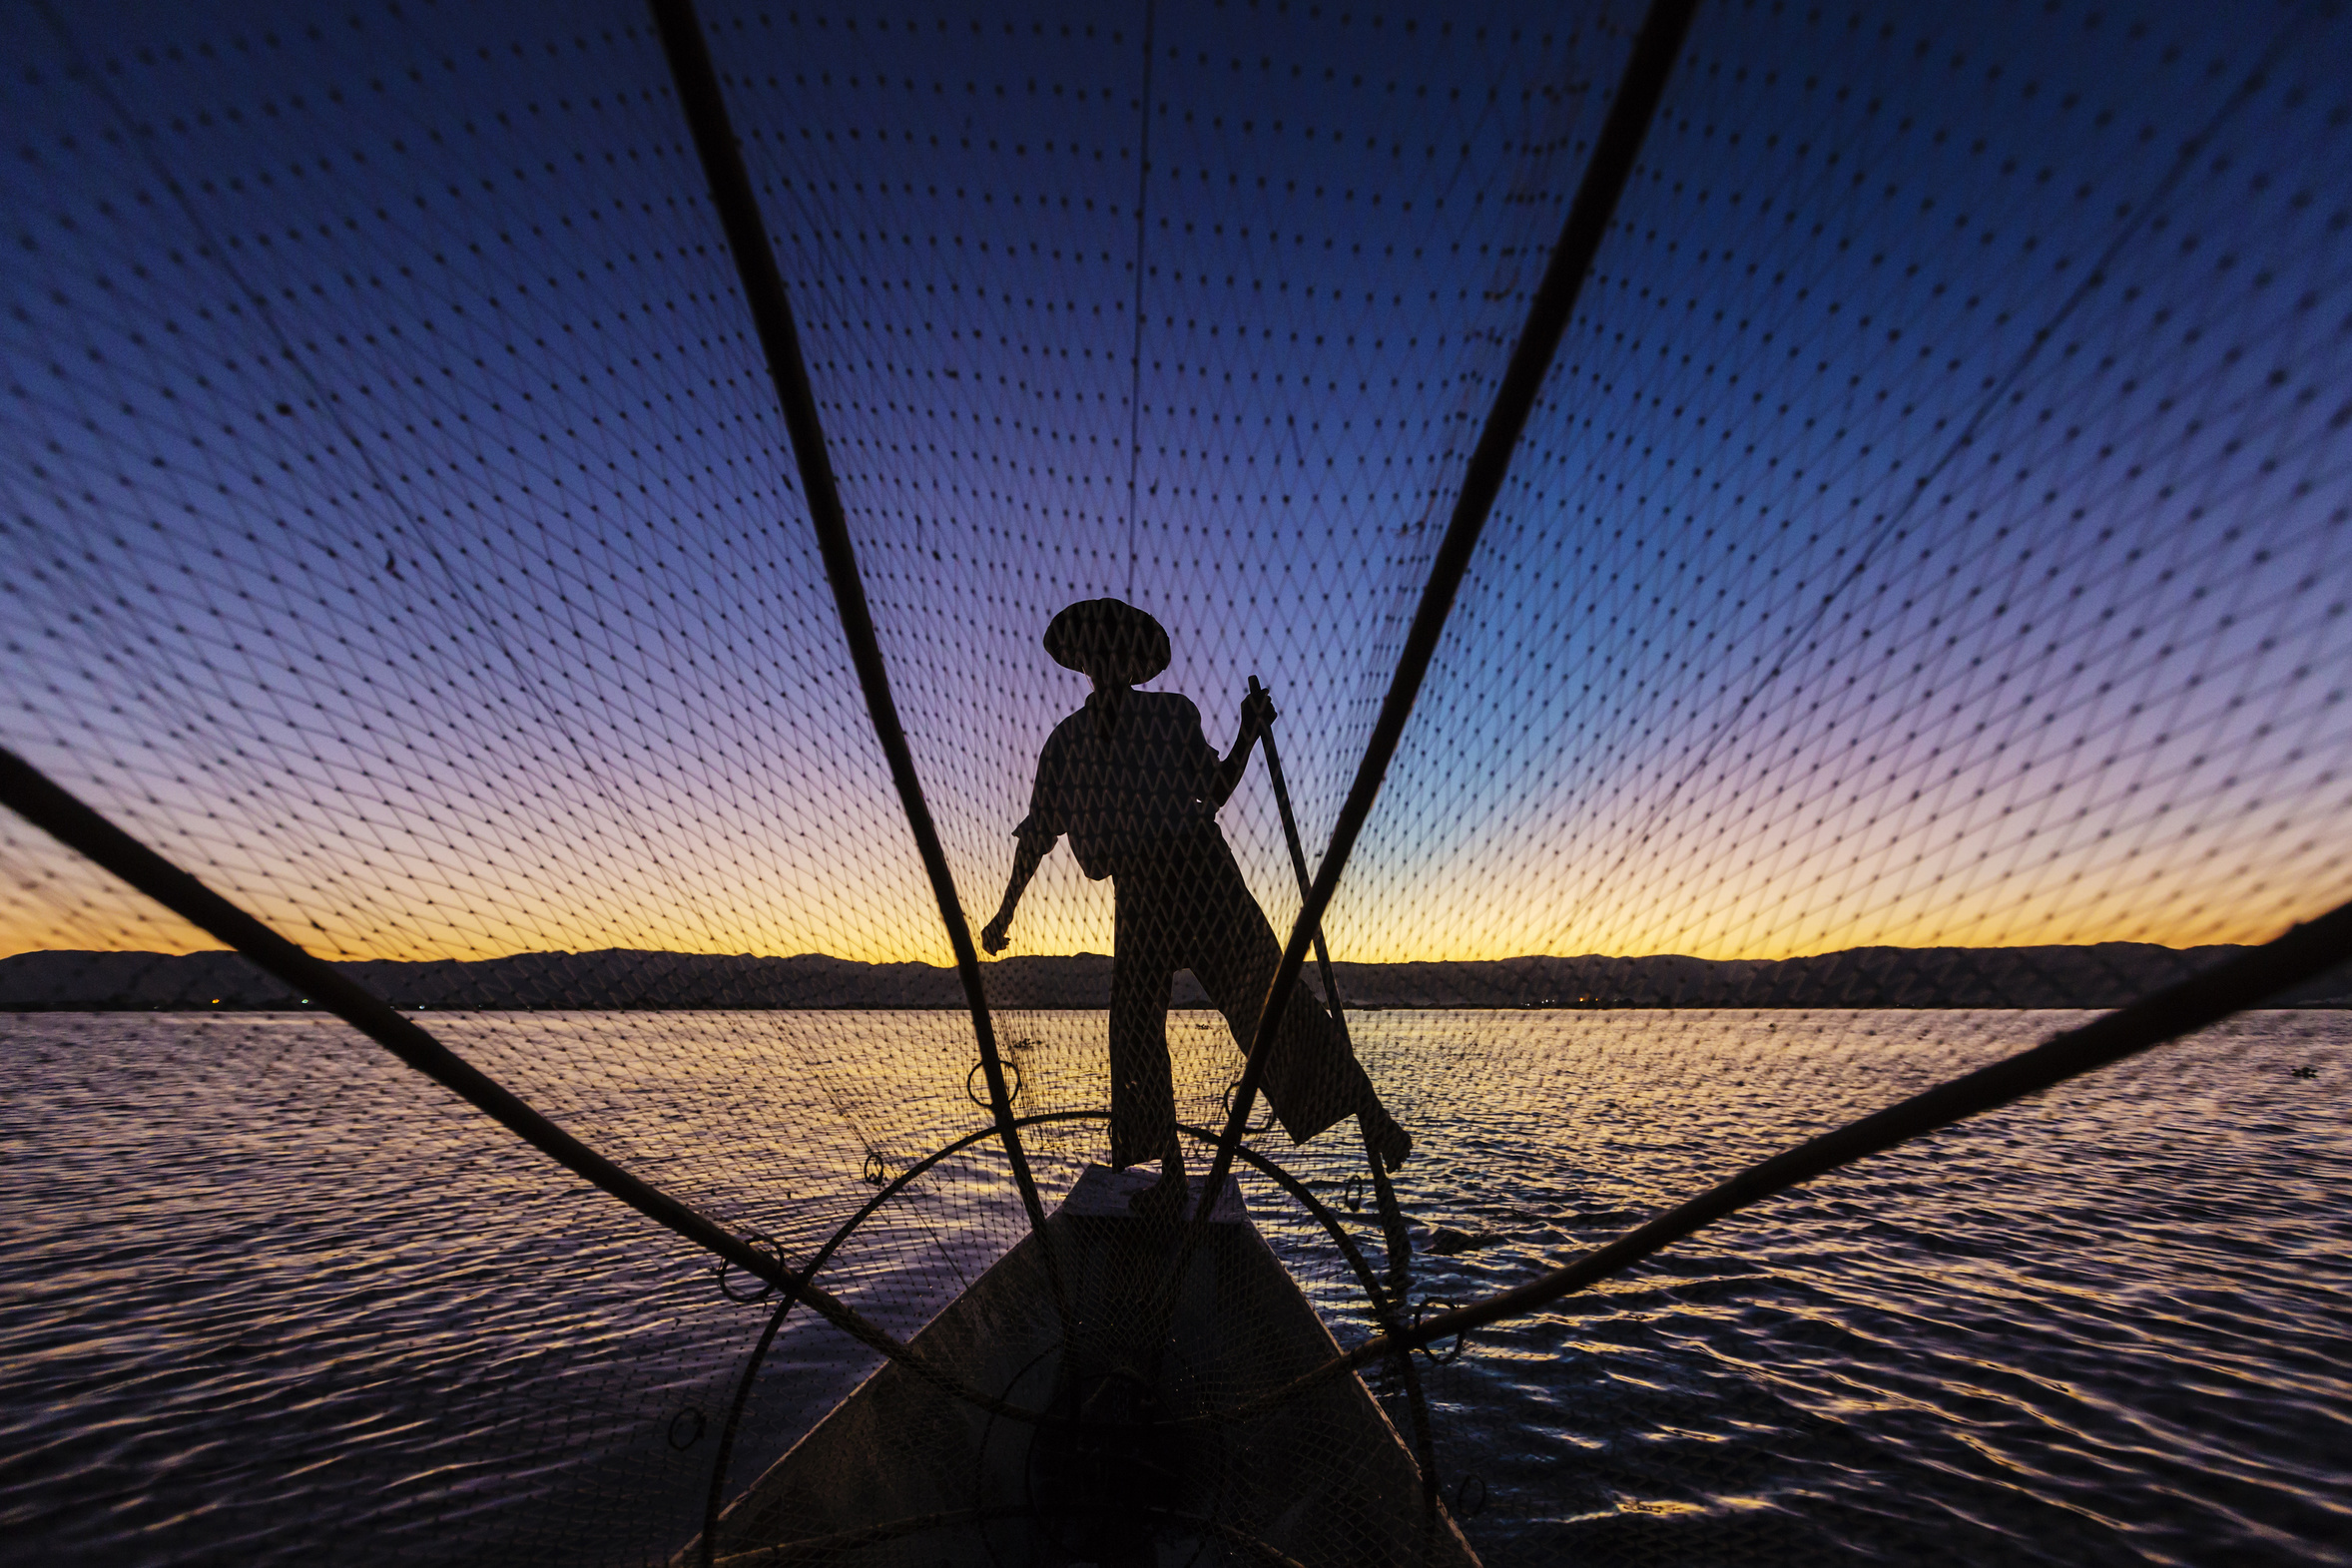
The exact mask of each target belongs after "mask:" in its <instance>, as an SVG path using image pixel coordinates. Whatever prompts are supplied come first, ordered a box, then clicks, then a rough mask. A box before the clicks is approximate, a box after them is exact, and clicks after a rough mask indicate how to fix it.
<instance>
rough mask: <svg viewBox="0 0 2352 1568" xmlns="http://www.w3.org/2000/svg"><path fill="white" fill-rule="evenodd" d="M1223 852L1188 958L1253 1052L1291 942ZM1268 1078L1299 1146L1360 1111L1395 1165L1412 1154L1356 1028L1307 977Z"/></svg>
mask: <svg viewBox="0 0 2352 1568" xmlns="http://www.w3.org/2000/svg"><path fill="white" fill-rule="evenodd" d="M1222 858H1223V861H1224V864H1223V865H1222V866H1216V867H1213V868H1212V869H1211V870H1210V872H1209V874H1208V875H1206V876H1205V877H1204V879H1203V880H1204V882H1205V883H1206V885H1205V886H1204V889H1203V891H1204V893H1206V894H1207V895H1208V896H1209V899H1210V904H1211V907H1210V908H1209V909H1208V910H1207V911H1205V917H1204V918H1203V919H1202V920H1201V921H1200V922H1199V923H1198V924H1197V925H1196V926H1193V927H1191V928H1189V929H1188V931H1187V933H1186V934H1187V935H1188V936H1189V937H1190V938H1191V939H1190V940H1189V941H1187V942H1186V944H1185V950H1184V957H1185V958H1186V959H1187V960H1188V962H1189V966H1190V967H1191V969H1192V972H1193V975H1194V977H1195V978H1197V979H1198V980H1199V981H1200V982H1201V985H1202V987H1203V988H1204V989H1206V990H1207V991H1208V993H1209V995H1210V996H1211V997H1213V998H1214V999H1215V1000H1216V1002H1217V1005H1218V1007H1220V1008H1221V1009H1223V1011H1224V1013H1225V1018H1226V1022H1227V1023H1228V1024H1229V1025H1230V1026H1231V1027H1232V1029H1233V1033H1234V1037H1235V1039H1236V1040H1237V1041H1238V1042H1239V1043H1240V1045H1241V1046H1242V1048H1243V1049H1244V1050H1247V1049H1248V1048H1249V1044H1250V1040H1251V1036H1252V1034H1253V1032H1254V1031H1255V1029H1256V1027H1257V1022H1258V1010H1259V1008H1260V1007H1261V1006H1262V1005H1263V1004H1264V1002H1265V998H1266V991H1267V988H1268V987H1269V986H1270V985H1272V984H1273V981H1274V971H1275V970H1276V968H1277V967H1279V966H1280V964H1281V962H1282V945H1281V943H1279V942H1278V941H1276V940H1275V936H1274V928H1273V927H1272V926H1271V925H1269V924H1267V922H1266V915H1265V912H1264V911H1263V910H1261V909H1260V908H1259V907H1258V903H1257V900H1256V899H1255V898H1253V897H1251V896H1250V892H1249V888H1248V886H1247V884H1245V883H1244V882H1243V881H1242V879H1241V872H1240V870H1239V868H1238V867H1235V866H1233V863H1232V856H1231V854H1230V853H1229V852H1228V853H1226V854H1224V855H1223V856H1222ZM1228 873H1229V874H1228ZM1259 1081H1260V1083H1261V1084H1262V1085H1263V1086H1264V1088H1265V1091H1266V1099H1267V1102H1268V1103H1269V1104H1270V1105H1272V1106H1273V1107H1274V1114H1275V1115H1276V1116H1277V1117H1278V1118H1280V1119H1281V1122H1282V1126H1283V1131H1285V1132H1287V1133H1289V1134H1290V1135H1291V1141H1292V1142H1294V1143H1305V1142H1306V1141H1307V1140H1308V1139H1310V1138H1313V1137H1315V1136H1316V1135H1317V1134H1318V1133H1322V1132H1325V1131H1327V1130H1328V1129H1330V1128H1331V1127H1333V1126H1334V1125H1336V1124H1337V1123H1339V1122H1341V1121H1344V1120H1346V1119H1347V1118H1348V1117H1350V1116H1355V1117H1358V1118H1359V1119H1360V1120H1361V1121H1362V1122H1363V1126H1364V1131H1365V1138H1366V1141H1367V1142H1368V1143H1369V1144H1370V1145H1371V1146H1372V1148H1373V1149H1374V1150H1375V1151H1376V1152H1377V1153H1378V1154H1379V1156H1380V1159H1381V1162H1382V1164H1383V1165H1385V1166H1386V1167H1387V1168H1388V1169H1390V1170H1392V1171H1393V1170H1395V1169H1396V1168H1397V1167H1398V1166H1399V1165H1400V1164H1402V1163H1403V1162H1404V1160H1405V1157H1406V1155H1407V1154H1409V1153H1410V1152H1411V1151H1412V1148H1413V1140H1412V1139H1411V1138H1410V1137H1409V1136H1407V1134H1406V1132H1405V1130H1404V1129H1403V1128H1402V1127H1400V1126H1398V1125H1397V1121H1396V1119H1395V1118H1394V1117H1392V1116H1390V1115H1389V1113H1388V1109H1387V1107H1385V1106H1383V1105H1382V1104H1381V1101H1380V1096H1379V1095H1378V1094H1377V1093H1375V1092H1374V1090H1373V1087H1372V1080H1371V1079H1370V1078H1369V1077H1367V1076H1366V1075H1365V1072H1364V1068H1363V1066H1362V1065H1361V1064H1360V1063H1359V1062H1358V1061H1357V1060H1356V1053H1355V1051H1354V1050H1352V1049H1351V1048H1350V1047H1349V1044H1348V1036H1347V1032H1346V1031H1345V1030H1344V1029H1343V1028H1342V1027H1341V1025H1340V1023H1339V1021H1338V1020H1337V1019H1335V1018H1334V1017H1333V1016H1332V1015H1331V1014H1330V1013H1329V1012H1327V1011H1325V1010H1324V1007H1323V1004H1322V1003H1320V1002H1318V1001H1317V1000H1316V999H1315V996H1314V994H1313V993H1312V992H1310V991H1309V990H1308V989H1307V987H1306V986H1305V985H1304V984H1303V983H1301V984H1297V985H1294V986H1293V987H1292V989H1291V995H1290V1000H1289V1002H1288V1003H1287V1004H1286V1005H1285V1006H1284V1008H1283V1015H1282V1020H1281V1023H1280V1024H1279V1025H1278V1026H1277V1028H1276V1030H1275V1033H1274V1041H1273V1045H1272V1055H1271V1056H1270V1058H1269V1059H1268V1061H1267V1063H1266V1067H1265V1070H1264V1072H1263V1073H1262V1074H1261V1076H1260V1079H1259Z"/></svg>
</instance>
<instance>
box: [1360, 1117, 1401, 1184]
mask: <svg viewBox="0 0 2352 1568" xmlns="http://www.w3.org/2000/svg"><path fill="white" fill-rule="evenodd" d="M1365 1135H1366V1138H1367V1139H1368V1141H1369V1142H1370V1143H1371V1145H1372V1152H1373V1154H1374V1155H1375V1156H1377V1157H1378V1158H1379V1160H1380V1163H1381V1169H1382V1170H1384V1171H1394V1170H1396V1169H1397V1167H1399V1166H1401V1165H1403V1164H1404V1163H1405V1161H1406V1159H1407V1158H1408V1157H1409V1156H1411V1155H1412V1153H1413V1135H1412V1134H1411V1133H1409V1132H1407V1131H1406V1130H1405V1129H1404V1128H1402V1127H1400V1126H1398V1125H1397V1119H1396V1118H1395V1117H1393V1116H1391V1115H1390V1114H1389V1113H1388V1112H1387V1111H1376V1112H1375V1113H1374V1114H1373V1116H1372V1118H1371V1120H1370V1123H1369V1124H1368V1125H1367V1126H1366V1128H1365Z"/></svg>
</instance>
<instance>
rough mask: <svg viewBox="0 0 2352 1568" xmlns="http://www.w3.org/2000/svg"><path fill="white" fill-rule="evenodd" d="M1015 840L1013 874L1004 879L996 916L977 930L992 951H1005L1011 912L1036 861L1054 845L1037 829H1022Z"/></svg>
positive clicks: (1026, 885)
mask: <svg viewBox="0 0 2352 1568" xmlns="http://www.w3.org/2000/svg"><path fill="white" fill-rule="evenodd" d="M1016 842H1017V843H1018V845H1019V846H1018V847H1017V848H1015V849H1014V850H1013V852H1012V875H1011V876H1009V877H1007V878H1006V879H1005V883H1004V901H1003V902H1001V903H999V904H998V905H997V906H996V915H995V918H993V919H991V920H990V921H989V922H988V923H987V924H986V925H985V926H983V927H982V928H981V930H980V945H981V946H982V947H985V948H986V949H988V951H990V952H992V953H1000V952H1002V951H1004V947H1005V944H1006V943H1007V942H1009V941H1010V940H1011V939H1012V935H1011V933H1012V912H1013V910H1015V909H1017V908H1019V907H1020V902H1021V893H1022V892H1023V891H1024V890H1026V889H1027V887H1028V885H1029V878H1030V877H1032V876H1035V875H1036V874H1037V862H1038V861H1040V860H1042V859H1044V858H1045V856H1046V854H1047V853H1048V852H1049V851H1050V850H1051V849H1052V848H1053V840H1052V839H1051V838H1047V837H1044V836H1042V835H1040V834H1036V833H1023V834H1022V835H1021V836H1020V838H1019V839H1018V840H1016Z"/></svg>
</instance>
